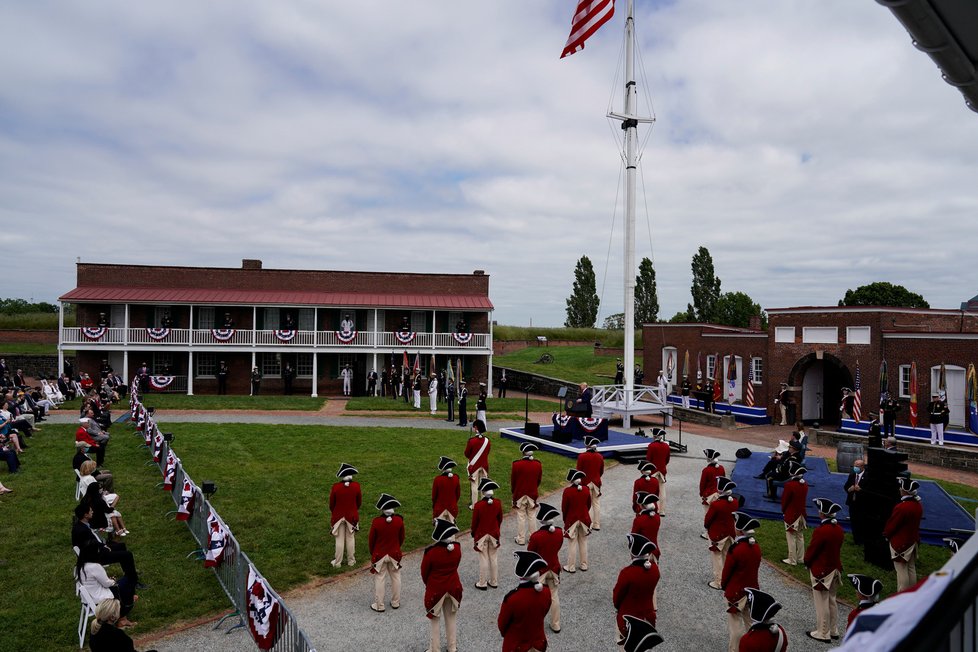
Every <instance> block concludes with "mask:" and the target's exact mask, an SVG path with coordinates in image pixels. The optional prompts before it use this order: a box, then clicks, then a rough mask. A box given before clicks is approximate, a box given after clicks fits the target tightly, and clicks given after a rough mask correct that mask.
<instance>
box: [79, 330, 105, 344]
mask: <svg viewBox="0 0 978 652" xmlns="http://www.w3.org/2000/svg"><path fill="white" fill-rule="evenodd" d="M79 330H80V331H81V334H82V335H83V336H84V337H85V339H86V340H91V341H93V342H97V341H99V340H100V339H102V338H103V337H105V333H106V332H108V330H109V329H108V328H106V327H105V326H82V327H81V328H80V329H79Z"/></svg>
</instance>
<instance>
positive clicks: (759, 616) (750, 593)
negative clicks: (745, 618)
mask: <svg viewBox="0 0 978 652" xmlns="http://www.w3.org/2000/svg"><path fill="white" fill-rule="evenodd" d="M745 590H746V591H747V609H748V611H749V612H750V619H751V620H752V621H753V622H755V623H766V622H768V621H770V620H771V619H772V618H774V616H775V614H777V613H778V612H779V611H781V605H780V604H779V603H778V601H777V600H775V599H774V597H773V596H772V595H771V594H770V593H765V592H764V591H761V590H760V589H745Z"/></svg>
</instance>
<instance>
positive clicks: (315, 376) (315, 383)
mask: <svg viewBox="0 0 978 652" xmlns="http://www.w3.org/2000/svg"><path fill="white" fill-rule="evenodd" d="M310 396H312V397H313V398H316V397H317V396H319V353H313V354H312V394H310Z"/></svg>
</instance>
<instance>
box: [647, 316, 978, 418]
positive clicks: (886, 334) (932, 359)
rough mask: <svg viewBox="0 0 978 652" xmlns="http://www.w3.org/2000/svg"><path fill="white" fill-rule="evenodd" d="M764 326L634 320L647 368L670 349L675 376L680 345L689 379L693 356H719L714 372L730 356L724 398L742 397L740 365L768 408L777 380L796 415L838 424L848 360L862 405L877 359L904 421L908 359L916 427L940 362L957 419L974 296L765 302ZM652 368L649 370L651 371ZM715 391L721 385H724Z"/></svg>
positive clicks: (876, 378)
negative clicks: (926, 305) (919, 302)
mask: <svg viewBox="0 0 978 652" xmlns="http://www.w3.org/2000/svg"><path fill="white" fill-rule="evenodd" d="M767 313H768V318H769V324H768V327H767V329H766V330H761V329H760V328H752V329H744V328H730V327H726V326H716V325H711V324H646V325H645V326H644V327H643V328H644V330H643V342H644V347H645V359H644V364H645V368H646V370H647V375H652V374H653V373H654V372H653V371H652V370H657V369H660V368H661V369H665V368H666V366H667V364H668V359H669V356H670V354H671V355H673V356H674V359H675V360H677V362H676V364H675V371H674V375H673V379H672V380H673V382H674V383H677V382H682V378H681V373H682V360H683V357H684V355H685V352H686V351H687V350H688V351H689V355H690V367H691V369H690V377H691V382H694V384H695V378H696V368H697V363H696V360H697V358H698V357H700V356H701V357H702V360H703V364H702V367H703V373H704V374H707V373H709V374H712V372H713V367H714V364H716V363H715V359H716V357H717V355H719V360H720V364H721V365H722V367H721V370H722V375H721V377H723V378H727V377H728V375H727V373H728V369H729V360H730V358H731V356H733V358H734V359H735V361H736V365H737V366H736V370H737V380H736V381H735V388H734V398H735V402H736V403H742V402H743V400H744V397H745V392H744V383H745V382H746V374H745V371H747V370H748V369H749V367H747V365H751V366H752V367H753V369H754V385H753V388H754V401H755V405H757V406H759V407H766V408H767V411H768V415H769V416H772V417H773V416H774V414H775V410H774V399H775V398H776V397H777V394H778V392H779V391H780V385H781V383H787V384H788V386H789V388H790V390H791V397H792V402H793V404H794V407H795V411H796V415H797V417H798V418H799V419H801V420H804V421H806V422H808V423H813V422H819V423H821V424H838V423H839V420H840V419H839V416H840V415H839V405H840V403H841V400H842V388H843V387H849V388H853V387H854V385H855V375H856V368H857V365H858V368H859V371H860V380H861V386H860V390H861V395H862V404H863V414H864V415H865V414H867V413H868V412H870V411H875V410H876V408H877V407H878V406H879V395H880V366H881V362H882V361H883V360H885V361H886V363H887V374H886V380H887V383H888V386H889V391H890V393H891V394H893V395H895V396H896V397H898V398H899V400H900V403H901V406H902V409H901V411H900V412H899V414H898V417H897V423H898V424H907V423H908V415H909V409H908V405H909V402H910V369H911V363H916V366H917V383H918V390H917V401H918V404H919V413H920V415H921V417H920V420H919V424H918V425H920V426H923V427H926V426H927V423H928V422H927V419H926V415H925V413H926V406H927V403H928V401H929V400H930V396H931V393H932V392H935V391H937V383H938V375H939V371H940V367H941V364H944V367H945V370H946V379H947V401H948V407H949V408H950V410H951V426H950V427H951V429H955V428H957V429H962V428H963V427H964V425H965V421H966V405H965V394H966V382H965V380H966V378H965V376H966V371H967V368H968V365H969V364H970V363H973V362H976V361H978V301H974V300H973V301H971V302H966V303H963V304H962V306H961V309H960V310H932V309H926V310H925V309H913V308H888V307H877V306H848V307H844V306H840V307H835V306H831V307H796V308H775V309H771V310H768V311H767ZM653 377H654V376H653ZM724 392H725V393H726V392H727V387H726V384H725V387H724Z"/></svg>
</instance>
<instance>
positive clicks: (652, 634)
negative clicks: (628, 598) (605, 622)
mask: <svg viewBox="0 0 978 652" xmlns="http://www.w3.org/2000/svg"><path fill="white" fill-rule="evenodd" d="M624 618H625V640H623V641H622V642H621V646H622V648H623V649H624V650H625V652H647V651H648V650H651V649H652V648H654V647H655V646H656V645H658V644H659V643H662V642H663V641H664V640H665V639H663V638H662V636H661V635H660V634H659V632H657V631H655V627H653V626H652V623H650V622H649V621H647V620H642V619H641V618H636V617H635V616H625V617H624Z"/></svg>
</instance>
